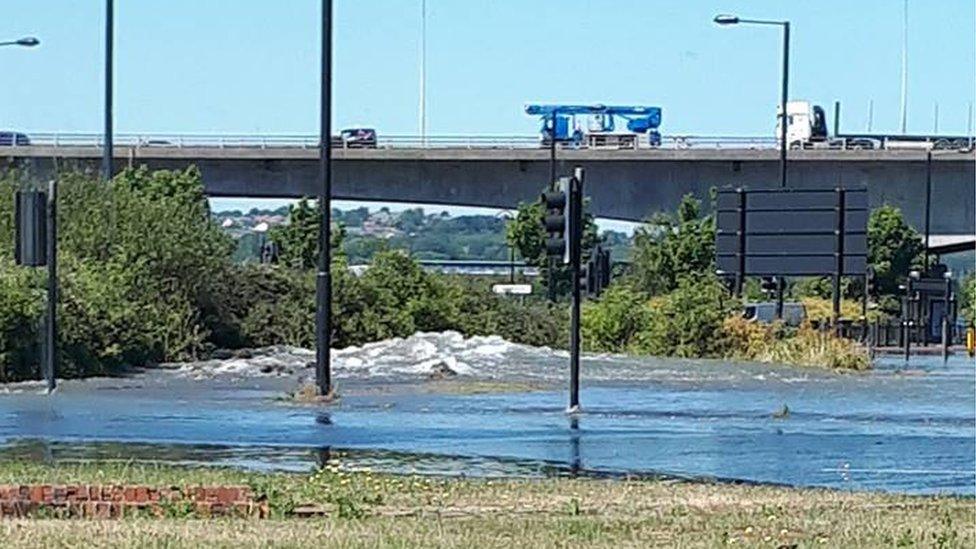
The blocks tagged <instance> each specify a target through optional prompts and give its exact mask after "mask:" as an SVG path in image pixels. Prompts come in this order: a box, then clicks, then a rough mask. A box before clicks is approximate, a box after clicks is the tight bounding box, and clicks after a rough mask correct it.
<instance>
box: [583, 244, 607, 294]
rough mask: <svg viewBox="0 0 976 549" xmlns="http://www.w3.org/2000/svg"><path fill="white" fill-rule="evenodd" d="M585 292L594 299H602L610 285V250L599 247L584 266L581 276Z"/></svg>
mask: <svg viewBox="0 0 976 549" xmlns="http://www.w3.org/2000/svg"><path fill="white" fill-rule="evenodd" d="M580 283H581V284H582V285H583V291H584V292H586V293H587V294H589V295H592V296H593V297H600V294H602V293H603V290H604V289H606V287H607V286H609V285H610V250H604V249H603V248H601V247H600V246H597V247H596V248H595V249H594V250H593V253H592V254H590V260H589V261H588V262H587V263H586V265H584V266H583V273H582V275H581V276H580Z"/></svg>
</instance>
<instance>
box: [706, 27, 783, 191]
mask: <svg viewBox="0 0 976 549" xmlns="http://www.w3.org/2000/svg"><path fill="white" fill-rule="evenodd" d="M714 21H715V23H716V24H718V25H722V26H728V25H738V24H740V23H745V24H747V25H773V26H779V27H783V78H782V85H783V87H782V93H781V95H780V102H779V109H780V117H779V184H780V187H782V188H786V149H787V143H786V126H787V122H788V121H789V116H787V113H786V103H787V102H788V101H789V84H790V22H789V21H770V20H765V19H742V18H740V17H738V16H736V15H716V16H715V19H714Z"/></svg>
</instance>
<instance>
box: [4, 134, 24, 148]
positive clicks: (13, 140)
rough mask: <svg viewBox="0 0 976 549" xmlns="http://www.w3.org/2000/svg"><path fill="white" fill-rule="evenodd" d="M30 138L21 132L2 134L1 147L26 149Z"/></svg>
mask: <svg viewBox="0 0 976 549" xmlns="http://www.w3.org/2000/svg"><path fill="white" fill-rule="evenodd" d="M30 144H31V142H30V138H29V137H27V135H26V134H23V133H20V132H0V147H26V146H27V145H30Z"/></svg>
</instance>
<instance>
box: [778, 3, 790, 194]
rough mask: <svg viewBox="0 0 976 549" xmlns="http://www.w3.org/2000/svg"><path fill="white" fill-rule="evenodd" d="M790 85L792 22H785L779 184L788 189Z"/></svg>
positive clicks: (780, 102)
mask: <svg viewBox="0 0 976 549" xmlns="http://www.w3.org/2000/svg"><path fill="white" fill-rule="evenodd" d="M789 85H790V22H789V21H784V22H783V90H782V92H783V93H782V95H781V96H780V100H779V105H780V112H781V113H782V118H780V121H779V184H780V187H782V188H784V189H785V188H786V126H787V122H788V121H789V119H790V117H789V116H787V113H786V103H787V101H788V100H789Z"/></svg>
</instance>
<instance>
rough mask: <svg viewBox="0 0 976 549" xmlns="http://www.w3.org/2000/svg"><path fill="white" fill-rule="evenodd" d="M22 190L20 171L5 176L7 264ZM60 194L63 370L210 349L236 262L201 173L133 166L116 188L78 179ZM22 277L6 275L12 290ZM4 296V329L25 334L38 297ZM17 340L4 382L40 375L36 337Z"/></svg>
mask: <svg viewBox="0 0 976 549" xmlns="http://www.w3.org/2000/svg"><path fill="white" fill-rule="evenodd" d="M22 187H24V184H23V182H22V179H21V176H20V175H19V174H17V173H14V172H11V173H7V174H5V175H4V176H3V177H2V178H0V218H3V219H4V220H5V223H3V224H2V225H0V231H2V234H0V239H2V245H0V261H2V262H4V264H5V265H6V264H9V262H10V258H11V257H12V255H13V254H12V245H11V244H12V242H13V227H12V224H10V223H9V220H10V219H12V217H13V215H12V209H13V201H12V197H13V194H14V190H15V189H18V188H22ZM58 190H59V200H58V211H59V224H60V231H59V243H58V246H59V247H58V249H59V259H60V269H59V282H60V285H61V299H60V303H59V309H58V310H59V315H60V330H59V337H60V343H61V346H60V350H61V356H60V357H59V362H60V364H61V367H60V372H59V374H60V375H62V376H80V375H93V374H103V373H107V372H110V371H114V370H117V369H119V368H122V367H126V366H128V365H142V364H145V363H148V362H156V361H163V360H180V359H185V358H192V357H195V356H199V355H200V353H201V352H203V351H205V350H206V349H207V347H208V338H209V335H210V329H209V326H208V325H207V323H206V322H205V321H204V318H203V312H204V311H205V310H206V305H207V302H208V300H209V296H210V294H211V292H210V287H211V285H212V284H214V283H216V281H218V280H220V276H219V274H220V273H221V272H222V271H223V269H224V268H225V267H226V266H227V265H229V264H230V254H231V252H232V248H233V243H232V242H231V240H230V238H229V237H227V236H226V235H225V234H223V232H221V231H220V229H219V228H218V227H217V226H215V225H214V224H213V223H211V222H210V220H209V211H208V205H207V201H206V199H205V197H204V194H203V185H202V182H201V180H200V174H199V172H198V171H197V170H196V169H193V168H190V169H187V170H185V171H179V172H171V171H157V172H149V171H148V170H146V169H136V170H132V169H130V170H125V171H124V172H122V173H121V174H119V175H118V176H116V177H115V178H114V179H113V180H112V181H111V182H109V183H105V182H102V181H99V180H97V179H93V178H91V177H88V176H86V175H84V174H77V173H71V174H66V175H63V176H62V177H61V178H60V179H59V181H58ZM8 270H9V271H10V272H11V273H23V272H25V271H24V269H20V268H16V267H13V266H10V267H4V271H8ZM21 276H27V275H21V274H13V275H12V277H11V276H6V272H5V276H4V278H5V282H4V288H6V289H11V284H15V283H17V281H18V280H20V278H18V277H21ZM32 276H34V277H42V276H43V275H42V274H41V273H36V274H34V275H32ZM4 294H5V295H4V296H2V297H0V321H2V322H3V324H2V327H0V331H5V332H7V333H10V331H11V330H13V331H20V332H22V331H23V330H27V329H28V328H27V326H30V325H32V324H35V323H36V321H35V320H34V319H35V318H37V317H38V316H39V314H40V310H39V306H32V307H31V308H27V307H25V306H24V305H23V300H24V299H26V297H25V296H29V295H31V294H30V292H29V291H26V289H21V290H18V291H10V292H4ZM32 301H37V302H38V303H39V302H40V297H39V296H38V298H37V299H34V300H32ZM28 317H30V319H28ZM18 337H19V338H20V339H21V340H22V341H23V343H21V344H20V345H21V349H22V350H21V351H16V352H15V351H13V350H10V349H7V347H9V346H8V345H6V344H4V345H5V352H6V353H7V355H6V356H7V357H10V358H5V359H4V367H5V368H4V374H3V379H22V378H25V377H31V376H33V375H34V370H35V369H36V368H35V366H34V365H35V364H36V363H37V352H36V349H37V346H36V345H35V344H34V342H35V341H36V340H37V339H36V337H35V336H34V335H33V334H29V333H24V334H23V336H22V337H21V336H18ZM11 353H13V354H11Z"/></svg>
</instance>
